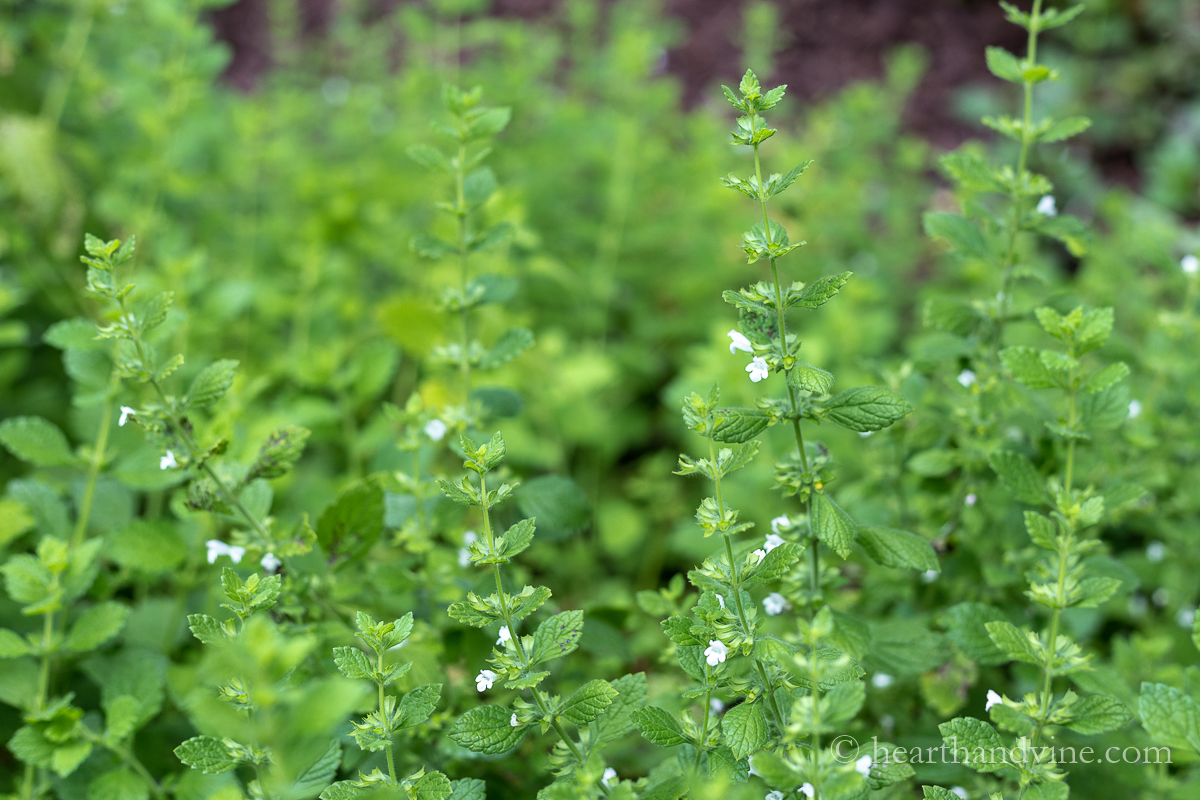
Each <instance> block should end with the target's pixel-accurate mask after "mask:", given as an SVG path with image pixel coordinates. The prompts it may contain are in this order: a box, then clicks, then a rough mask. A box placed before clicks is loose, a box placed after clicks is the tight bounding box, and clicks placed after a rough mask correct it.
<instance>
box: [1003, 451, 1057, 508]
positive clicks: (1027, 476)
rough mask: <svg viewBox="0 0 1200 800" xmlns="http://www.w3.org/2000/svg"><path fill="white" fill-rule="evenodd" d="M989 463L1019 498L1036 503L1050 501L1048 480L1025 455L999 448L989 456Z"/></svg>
mask: <svg viewBox="0 0 1200 800" xmlns="http://www.w3.org/2000/svg"><path fill="white" fill-rule="evenodd" d="M988 464H990V465H991V467H992V469H993V470H994V471H995V473H996V475H998V476H999V477H1000V482H1001V483H1003V484H1004V485H1005V487H1007V489H1008V490H1009V491H1010V492H1012V493H1013V494H1014V495H1015V496H1016V498H1017V499H1018V500H1020V501H1022V502H1025V503H1035V504H1041V503H1045V502H1048V500H1049V495H1048V493H1047V492H1046V482H1045V480H1043V479H1042V476H1041V475H1039V474H1038V471H1037V468H1035V467H1034V466H1033V463H1032V462H1031V461H1030V460H1029V459H1028V458H1026V457H1025V456H1023V455H1021V454H1020V453H1015V452H1013V451H1012V450H997V451H996V452H994V453H992V455H991V456H990V457H989V458H988Z"/></svg>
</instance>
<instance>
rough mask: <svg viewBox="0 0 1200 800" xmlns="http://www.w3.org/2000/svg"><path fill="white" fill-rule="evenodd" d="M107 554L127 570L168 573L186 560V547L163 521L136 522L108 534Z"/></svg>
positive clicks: (172, 528)
mask: <svg viewBox="0 0 1200 800" xmlns="http://www.w3.org/2000/svg"><path fill="white" fill-rule="evenodd" d="M107 545H108V546H107V550H108V555H109V556H110V557H111V558H112V560H113V561H115V562H117V563H118V564H120V565H121V566H122V567H125V568H127V569H132V570H137V571H139V572H143V573H148V574H151V575H158V574H162V573H164V572H170V571H172V570H174V569H175V568H176V567H178V566H179V565H180V564H182V563H183V562H184V559H186V558H187V551H188V548H187V544H186V543H185V542H184V541H183V537H182V536H181V535H180V533H179V530H178V529H177V528H176V527H175V525H173V524H172V523H171V522H170V521H168V520H165V519H137V520H134V521H133V522H131V523H130V524H129V525H127V526H125V527H124V528H121V529H119V530H117V531H114V532H113V533H111V534H109V536H108V541H107Z"/></svg>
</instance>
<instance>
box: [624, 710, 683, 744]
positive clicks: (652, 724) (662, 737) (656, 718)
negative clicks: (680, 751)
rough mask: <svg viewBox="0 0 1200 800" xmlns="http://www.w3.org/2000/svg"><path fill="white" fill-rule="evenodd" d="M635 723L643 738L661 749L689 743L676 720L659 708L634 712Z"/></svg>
mask: <svg viewBox="0 0 1200 800" xmlns="http://www.w3.org/2000/svg"><path fill="white" fill-rule="evenodd" d="M633 722H634V724H635V725H636V726H637V729H638V731H639V732H640V733H641V734H642V736H644V737H646V739H647V740H648V741H650V742H653V743H654V744H656V745H658V746H659V747H674V746H675V745H678V744H683V743H684V742H686V741H687V739H686V738H685V737H684V735H683V729H682V728H680V727H679V723H678V722H677V721H676V719H675V718H674V717H673V716H671V715H670V714H669V713H668V712H666V711H664V710H663V709H661V708H659V707H658V706H646V707H645V708H639V709H637V710H636V711H634V712H633Z"/></svg>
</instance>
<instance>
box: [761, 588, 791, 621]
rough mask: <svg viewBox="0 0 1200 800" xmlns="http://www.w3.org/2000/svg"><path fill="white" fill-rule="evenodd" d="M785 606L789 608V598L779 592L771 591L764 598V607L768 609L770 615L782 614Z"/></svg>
mask: <svg viewBox="0 0 1200 800" xmlns="http://www.w3.org/2000/svg"><path fill="white" fill-rule="evenodd" d="M785 608H787V599H786V598H785V597H784V596H783V595H781V594H780V593H779V592H771V593H770V594H769V595H767V596H766V597H764V598H763V609H764V610H766V612H767V616H768V617H774V616H776V615H777V614H782V613H783V610H784V609H785Z"/></svg>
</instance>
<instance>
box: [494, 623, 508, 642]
mask: <svg viewBox="0 0 1200 800" xmlns="http://www.w3.org/2000/svg"><path fill="white" fill-rule="evenodd" d="M511 639H512V634H511V633H509V632H508V626H507V625H505V626H503V627H501V628H500V638H499V639H497V640H496V644H504V643H505V642H507V641H510V640H511Z"/></svg>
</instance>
